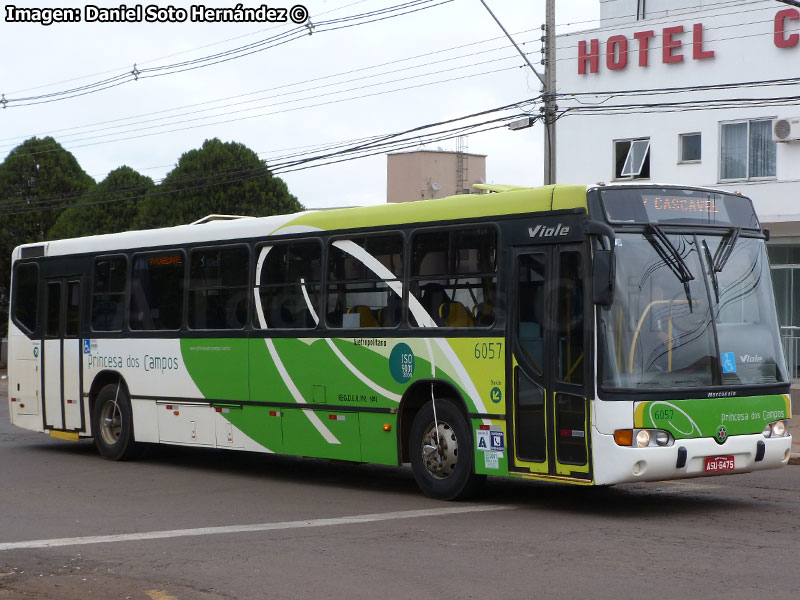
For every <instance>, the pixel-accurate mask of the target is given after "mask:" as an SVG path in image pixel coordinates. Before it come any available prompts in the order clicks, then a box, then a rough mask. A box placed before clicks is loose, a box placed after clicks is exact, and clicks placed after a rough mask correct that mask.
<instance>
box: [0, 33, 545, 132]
mask: <svg viewBox="0 0 800 600" xmlns="http://www.w3.org/2000/svg"><path fill="white" fill-rule="evenodd" d="M528 41H532V40H528ZM503 50H507V48H505V47H494V48H490V49H487V50H481V51H477V52H471V53H467V54H461V55H459V56H455V57H451V58H444V59H440V60H434V61H429V62H426V63H423V64H417V65H411V66H408V67H403V68H400V69H393V70H390V71H384V72H380V73H373V74H369V75H363V76H360V77H355V78H351V79H346V80H343V81H338V82H333V83H330V84H323V85H318V86H313V87H307V88H305V89H298V90H294V91H286V92H283V93H276V94H273V95H267V96H261V97H259V98H254V99H250V100H244V101H242V102H233V103H230V104H225V105H221V106H216V107H211V108H206V109H200V110H196V111H189V112H185V113H179V114H176V115H170V116H164V117H158V118H155V119H145V120H142V121H138V122H137V121H133V122H130V123H125V124H123V123H120V124H118V125H109V126H107V127H97V128H96V129H90V130H88V131H85V132H83V133H82V132H80V131H78V132H76V133H73V134H67V135H66V136H65V137H66V138H69V137H72V136H78V135H84V134H89V133H99V132H103V131H114V130H118V129H123V128H125V127H131V128H133V129H130V130H128V131H120V132H119V133H120V134H122V133H128V132H130V131H139V130H140V129H136V128H134V126H136V125H143V124H147V123H155V122H159V121H170V120H174V119H178V118H180V117H182V116H191V115H196V114H202V113H208V112H212V111H220V110H222V109H224V108H231V107H236V106H241V105H247V104H252V103H255V102H259V101H264V100H270V99H274V98H281V97H285V96H291V95H294V94H301V93H304V92H310V91H314V90H324V89H327V88H337V87H340V86H342V85H344V84H347V83H351V82H358V81H363V80H367V79H368V80H370V81H373V80H374V79H376V78H378V77H382V76H386V75H392V74H396V73H401V72H404V71H411V70H415V69H421V68H423V67H425V66H432V65H437V64H441V63H446V62H450V61H456V60H462V59H466V58H474V57H476V56H479V55H482V54H488V53H492V52H496V51H503ZM420 56H427V55H420ZM513 58H515V56H514V55H509V56H505V57H500V58H497V59H493V60H486V61H482V62H475V61H473V62H470V63H469V64H466V65H462V66H456V67H451V68H447V69H439V70H436V71H428V72H425V73H419V74H415V75H410V76H409V77H405V78H397V79H389V80H383V81H374V82H372V83H370V84H369V85H365V86H360V87H351V88H345V89H337V90H335V91H331V92H327V93H324V94H318V95H315V96H310V97H306V98H297V99H294V100H290V101H288V102H301V101H305V100H309V99H317V98H321V97H325V96H332V95H336V94H343V93H346V92H350V91H358V90H363V89H368V88H375V87H380V86H385V85H389V84H391V83H398V82H405V81H411V80H413V79H419V78H423V77H430V76H435V75H441V74H443V73H448V72H452V71H457V70H462V69H471V68H475V67H478V66H481V65H485V64H492V63H497V62H501V61H504V60H510V59H513ZM394 62H397V61H394ZM373 68H374V67H367V68H365V69H363V70H372V69H373ZM360 70H361V69H360ZM351 72H352V71H351ZM330 77H334V76H326V77H323V78H320V80H324V79H328V78H330ZM309 81H315V80H309ZM297 85H299V84H298V83H291V84H286V85H282V86H276V87H273V88H268V89H266V90H261V92H268V91H280V90H284V89H286V88H291V87H296V86H297ZM255 93H259V92H252V93H250V94H247V95H251V94H255ZM233 98H236V96H234V97H233ZM211 102H216V101H211ZM202 104H205V103H199V104H195V105H194V106H201V105H202ZM279 104H286V102H281V103H278V104H266V105H261V106H251V107H249V108H243V109H240V110H237V111H230V112H225V113H218V114H211V115H208V116H205V117H198V118H197V119H189V120H187V121H178V122H173V123H168V124H165V125H163V126H169V125H175V124H180V123H185V122H190V121H196V120H202V119H213V118H218V117H220V116H225V115H230V114H236V113H241V112H247V111H252V110H257V109H260V108H268V107H272V106H276V105H279ZM163 112H166V111H158V112H156V113H150V114H160V113H163ZM143 116H147V115H143ZM133 118H134V117H129V118H126V119H122V120H123V121H129V120H131V119H133ZM104 123H114V121H106V122H104ZM104 123H98V124H97V125H103V124H104ZM159 126H160V125H152V126H150V127H147V128H145V129H152V128H155V127H159ZM88 127H91V126H88ZM76 129H80V128H78V127H72V128H68V129H63V130H56V131H53V132H50V134H49V135H53V134H55V133H58V132H59V131H72V130H76ZM34 135H35V134H34ZM28 137H31V136H26V138H24V139H27V138H28ZM96 137H104V136H96ZM7 139H17V138H7ZM89 139H94V138H92V137H84V138H79V139H76V140H68V139H67V140H66V141H67V142H79V141H85V140H89ZM61 140H62V142H64V141H65V140H64V138H63V137H62V138H61ZM16 145H17V144H14V145H13V146H12V145H8V144H7V145H5V147H6V148H12V147H14V146H16Z"/></svg>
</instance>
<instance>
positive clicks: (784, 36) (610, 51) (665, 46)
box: [578, 8, 800, 75]
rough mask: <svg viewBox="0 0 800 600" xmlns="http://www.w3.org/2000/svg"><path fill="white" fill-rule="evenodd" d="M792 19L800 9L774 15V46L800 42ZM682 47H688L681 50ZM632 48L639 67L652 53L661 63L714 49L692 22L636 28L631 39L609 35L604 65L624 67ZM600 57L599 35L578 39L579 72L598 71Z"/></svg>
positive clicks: (705, 55) (798, 18) (702, 55)
mask: <svg viewBox="0 0 800 600" xmlns="http://www.w3.org/2000/svg"><path fill="white" fill-rule="evenodd" d="M794 21H797V22H800V10H798V9H796V8H785V9H783V10H779V11H778V12H777V13H776V14H775V19H774V22H773V42H774V44H775V47H776V48H793V47H795V46H797V45H798V44H800V27H796V29H797V32H790V31H789V28H790V25H792V24H794V25H798V24H800V23H793V22H794ZM689 36H691V37H689ZM659 38H660V40H659ZM659 41H660V44H658V42H659ZM659 45H660V48H659V47H658V46H659ZM684 46H687V47H689V48H690V49H684ZM651 50H652V52H651ZM632 51H637V52H638V61H637V64H638V66H640V67H648V66H649V65H650V60H651V55H653V57H655V56H658V55H660V58H661V62H662V63H664V64H675V63H681V62H683V61H684V59H685V58H687V57H691V59H692V60H706V59H710V58H714V50H709V49H707V48H705V47H704V45H703V24H702V23H695V24H693V25H692V26H691V27H690V28H685V27H684V26H683V25H676V26H673V27H664V28H663V29H662V30H661V31H660V32H658V33H656V31H654V30H652V29H649V30H647V31H637V32H635V33H634V34H633V36H632V39H629V38H628V37H627V36H624V35H612V36H610V37H609V38H608V39H607V40H606V42H605V57H604V58H605V63H606V68H607V69H608V70H609V71H619V70H622V69H625V68H626V67H627V66H628V63H629V62H631V60H630V57H629V52H632ZM600 60H601V44H600V40H599V39H598V38H594V39H591V40H589V41H588V42H587V41H586V40H581V41H580V42H578V75H586V74H587V73H598V72H599V70H600ZM655 60H657V58H656V59H655Z"/></svg>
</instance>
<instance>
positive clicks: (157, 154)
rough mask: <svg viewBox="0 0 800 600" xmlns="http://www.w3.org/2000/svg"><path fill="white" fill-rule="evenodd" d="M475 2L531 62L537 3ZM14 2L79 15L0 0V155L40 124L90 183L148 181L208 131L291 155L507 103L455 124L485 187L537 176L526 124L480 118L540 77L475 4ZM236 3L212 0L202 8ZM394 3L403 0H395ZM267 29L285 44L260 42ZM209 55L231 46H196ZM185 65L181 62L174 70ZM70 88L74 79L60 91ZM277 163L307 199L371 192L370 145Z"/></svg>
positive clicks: (376, 200) (349, 200)
mask: <svg viewBox="0 0 800 600" xmlns="http://www.w3.org/2000/svg"><path fill="white" fill-rule="evenodd" d="M486 3H487V4H488V6H489V7H490V8H491V9H492V11H493V12H494V14H495V15H496V16H497V18H498V19H499V20H500V21H501V23H502V24H503V25H504V27H505V28H506V30H507V31H508V32H509V33H510V34H511V35H512V37H513V38H514V40H515V41H516V42H517V44H518V45H519V46H520V47H521V48H522V49H523V51H525V52H526V53H527V54H528V56H529V59H530V61H531V62H532V63H533V64H534V66H536V68H537V69H538V70H539V72H540V73H541V69H542V66H541V64H540V62H539V61H540V58H541V56H540V49H541V45H542V44H541V41H540V37H541V35H542V31H541V29H540V27H541V24H542V23H544V20H545V1H544V0H486ZM12 4H13V5H14V6H16V7H19V8H28V9H33V8H39V9H41V8H48V7H51V8H52V7H61V8H72V9H77V14H79V15H80V17H81V22H79V23H75V22H69V23H53V24H50V25H42V24H40V23H37V22H28V23H23V22H9V20H10V19H9V12H8V11H9V9H8V6H9V3H4V4H3V14H2V15H0V57H2V58H0V94H2V95H3V97H4V98H5V99H6V100H7V101H8V103H7V104H6V108H5V109H0V159H3V158H5V157H6V156H7V155H8V153H9V152H10V151H11V149H13V148H14V147H15V146H17V145H19V144H20V143H22V142H23V141H24V140H26V139H28V138H30V137H32V136H34V135H35V136H38V137H42V136H46V135H49V136H52V137H54V138H55V139H56V141H58V142H59V143H60V144H61V145H62V146H64V147H65V148H66V149H67V150H69V151H70V152H72V153H73V154H74V155H75V157H76V158H77V160H78V162H79V163H80V165H81V166H82V168H83V169H84V170H85V171H86V172H87V173H88V174H89V175H90V176H92V177H93V178H94V179H95V180H96V181H98V182H99V181H101V180H102V179H104V178H105V177H106V175H107V174H108V173H109V172H110V171H111V170H113V169H115V168H117V167H120V166H122V165H127V166H129V167H131V168H133V169H135V170H137V171H139V172H140V173H142V174H143V175H147V176H148V177H151V178H152V179H154V180H155V181H158V180H159V179H161V178H163V177H164V176H165V175H166V174H167V173H168V172H169V171H170V170H171V169H173V168H174V167H175V165H176V164H177V162H178V160H179V158H180V156H181V155H182V154H183V153H184V152H187V151H189V150H192V149H194V148H199V147H200V146H201V145H202V144H203V141H204V140H206V139H209V138H214V137H216V138H219V139H221V140H222V141H226V142H228V141H233V142H239V143H242V144H244V145H246V146H247V147H248V148H250V149H251V150H253V151H255V152H256V153H258V154H259V156H260V157H261V158H262V159H263V160H266V161H267V164H268V165H271V166H272V165H276V166H277V165H281V164H282V163H283V162H284V161H285V160H287V159H286V157H287V156H289V155H298V154H301V155H303V156H308V155H309V153H315V152H317V153H318V152H320V151H322V150H323V149H324V148H326V147H329V146H330V145H332V144H343V145H344V146H351V145H353V144H355V143H357V142H356V141H357V140H361V139H363V138H368V137H373V136H378V135H387V134H394V133H398V132H403V131H407V130H411V129H414V128H418V127H422V126H425V125H429V124H432V123H440V122H443V121H448V120H451V119H456V118H461V117H464V116H467V115H473V114H475V113H479V112H483V111H486V110H488V109H493V108H496V107H500V106H508V105H514V107H513V108H510V109H508V110H506V111H504V112H502V113H491V114H489V115H486V116H482V117H474V118H473V119H472V120H470V121H460V122H459V124H464V123H467V124H472V125H476V128H475V130H473V131H472V132H471V133H470V134H469V135H468V136H467V137H466V138H465V140H464V141H465V143H466V149H467V150H468V151H469V152H471V153H476V154H485V155H487V174H486V179H487V181H488V182H489V183H506V184H515V185H540V184H541V183H542V130H541V127H540V126H539V125H536V126H534V127H532V128H530V129H524V130H519V131H510V130H509V129H507V127H505V125H504V124H503V123H493V124H488V123H487V124H485V125H480V126H478V123H484V122H487V121H490V120H492V119H494V118H497V117H499V116H506V117H508V116H511V115H514V114H517V115H519V116H522V115H523V114H525V113H524V111H529V112H530V113H531V114H538V109H539V104H534V103H531V102H529V101H530V100H531V99H534V98H536V97H537V96H538V95H539V93H540V87H541V86H540V83H539V80H538V79H537V78H536V75H535V74H534V73H533V72H532V71H531V70H530V68H529V67H528V66H527V65H526V64H525V62H524V61H523V59H522V57H521V56H520V55H519V54H518V53H517V51H516V50H515V49H514V48H513V46H512V45H511V44H510V42H509V41H508V39H507V38H506V37H505V36H504V34H503V32H502V30H501V29H500V27H499V26H498V25H497V23H496V22H495V21H494V20H493V19H492V16H491V15H490V14H489V12H488V11H487V9H486V8H485V7H484V5H483V4H482V3H481V0H276V2H274V3H272V2H270V3H268V6H269V7H270V8H283V9H287V18H288V17H289V15H290V14H291V15H295V16H297V15H299V16H302V15H303V10H302V9H297V8H295V11H294V12H292V11H291V9H292V8H293V7H296V6H297V5H300V6H302V7H303V8H305V9H306V12H307V13H308V15H309V18H310V21H311V23H312V24H314V27H313V29H312V30H311V33H310V34H309V33H308V30H307V29H306V30H303V31H302V32H301V31H299V30H298V25H296V24H295V23H293V22H292V21H291V20H288V21H287V22H286V23H259V22H243V23H242V22H215V23H208V22H205V23H204V22H199V21H198V20H196V19H195V20H193V19H192V18H191V12H190V11H189V7H190V6H191V4H192V3H184V2H175V1H173V2H171V3H170V2H169V1H164V2H160V3H154V4H152V5H150V4H147V3H145V4H143V5H140V6H141V7H142V18H141V20H140V21H137V20H136V17H138V15H133V19H132V21H131V22H126V23H109V22H86V20H85V18H86V16H87V10H86V7H87V6H98V7H102V8H119V7H120V5H121V2H116V3H115V2H103V1H101V0H95V1H94V2H86V1H85V0H66V1H62V2H47V1H46V0H41V1H40V2H28V1H27V0H19V1H17V2H13V3H12ZM236 5H237V3H236V2H233V1H230V2H217V1H214V0H210V1H209V2H208V3H206V4H205V5H204V6H206V7H209V8H211V7H216V8H235V7H236ZM243 5H244V6H245V7H259V6H261V4H259V3H257V2H252V1H246V2H243ZM399 5H405V8H402V9H396V8H395V9H393V7H398V6H399ZM135 6H137V5H136V4H133V2H129V3H127V4H126V7H128V8H132V7H135ZM148 6H152V7H156V8H161V9H167V8H168V7H169V6H173V7H176V8H185V9H186V10H187V18H186V20H185V21H184V22H172V23H170V22H163V23H158V22H146V18H147V17H146V15H147V14H148V13H147V10H146V9H147V7H148ZM151 10H152V9H151ZM376 11H382V12H376ZM90 12H91V10H90ZM163 12H166V11H163ZM398 13H405V14H398ZM359 15H361V16H359ZM178 16H180V15H178ZM598 16H599V0H558V2H557V7H556V24H557V27H556V29H557V33H559V34H560V33H565V32H568V31H575V30H583V29H591V28H593V27H596V25H597V19H598ZM342 19H344V20H342ZM277 36H284V37H282V38H280V41H283V42H284V43H282V44H279V45H276V44H275V42H274V41H273V42H271V43H263V41H264V40H276V38H277ZM276 41H277V40H276ZM251 45H252V46H251ZM246 46H247V47H248V48H249V49H247V50H242V49H243V48H244V47H246ZM237 49H238V50H237ZM231 51H234V52H233V53H231ZM220 53H226V54H224V56H220V58H227V59H228V60H224V61H219V59H215V60H207V59H208V57H210V56H212V55H218V54H220ZM187 61H194V62H192V63H191V64H190V65H186V64H184V66H183V67H175V66H174V65H176V64H178V63H186V62H187ZM210 62H216V64H208V63H210ZM204 65H206V66H204ZM134 67H135V69H136V70H137V71H139V75H138V79H137V78H135V77H134V76H133V74H132V73H133V71H134ZM187 67H193V68H191V69H187ZM198 67H200V68H198ZM103 81H106V82H108V83H107V84H102V85H97V84H98V83H99V82H103ZM110 84H118V85H113V86H111V85H110ZM104 87H105V88H106V89H102V88H104ZM75 88H86V89H84V90H83V91H84V92H88V93H80V94H76V93H66V94H65V93H64V92H65V91H67V90H71V89H75ZM65 96H72V97H65ZM25 98H30V100H24V99H25ZM0 103H2V101H0ZM448 128H452V126H450V127H445V126H441V127H440V128H439V129H434V130H431V129H423V130H420V135H419V137H418V139H416V140H415V139H411V138H408V141H407V142H406V144H405V146H406V149H408V150H413V149H428V150H436V149H440V148H441V149H443V150H455V149H456V141H455V140H454V139H450V140H435V139H434V140H431V139H426V138H424V137H422V132H436V131H442V130H443V129H448ZM490 128H491V129H490ZM480 129H488V130H487V131H483V132H479V131H478V130H480ZM412 137H413V136H412ZM285 169H286V167H284V172H282V171H281V169H280V168H276V172H277V174H278V175H279V176H280V177H281V178H283V179H284V180H285V181H286V182H287V184H288V186H289V190H290V191H291V192H292V193H293V194H294V195H295V196H297V197H298V199H299V200H300V202H301V203H303V204H304V205H305V206H306V207H308V208H327V207H334V206H357V205H358V206H362V205H371V204H381V203H383V202H385V201H386V156H385V154H377V155H375V156H371V157H367V158H360V159H358V160H350V161H346V162H338V163H335V164H330V165H326V166H319V167H315V168H307V169H303V170H296V171H286V170H285Z"/></svg>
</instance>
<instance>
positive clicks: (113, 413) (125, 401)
mask: <svg viewBox="0 0 800 600" xmlns="http://www.w3.org/2000/svg"><path fill="white" fill-rule="evenodd" d="M92 432H93V433H94V445H95V446H96V447H97V451H98V452H99V453H100V455H101V456H102V457H103V458H107V459H109V460H128V459H130V458H133V457H134V456H135V455H136V454H137V452H138V445H137V444H136V443H135V441H134V437H133V411H132V410H131V401H130V399H129V398H128V394H127V393H126V392H125V390H124V389H123V388H122V386H121V385H118V384H109V385H106V386H104V387H103V389H101V390H100V393H99V394H98V395H97V399H96V400H95V402H94V407H93V408H92Z"/></svg>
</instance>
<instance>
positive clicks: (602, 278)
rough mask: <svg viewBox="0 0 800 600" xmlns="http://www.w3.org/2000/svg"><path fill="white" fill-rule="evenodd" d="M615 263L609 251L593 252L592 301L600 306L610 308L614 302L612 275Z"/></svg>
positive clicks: (612, 253) (612, 254) (611, 252)
mask: <svg viewBox="0 0 800 600" xmlns="http://www.w3.org/2000/svg"><path fill="white" fill-rule="evenodd" d="M615 266H616V261H615V260H614V252H613V251H611V250H595V252H594V273H593V274H592V282H593V289H592V300H593V302H594V303H595V304H599V305H600V306H606V307H608V306H611V303H612V302H613V301H614V275H615Z"/></svg>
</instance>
